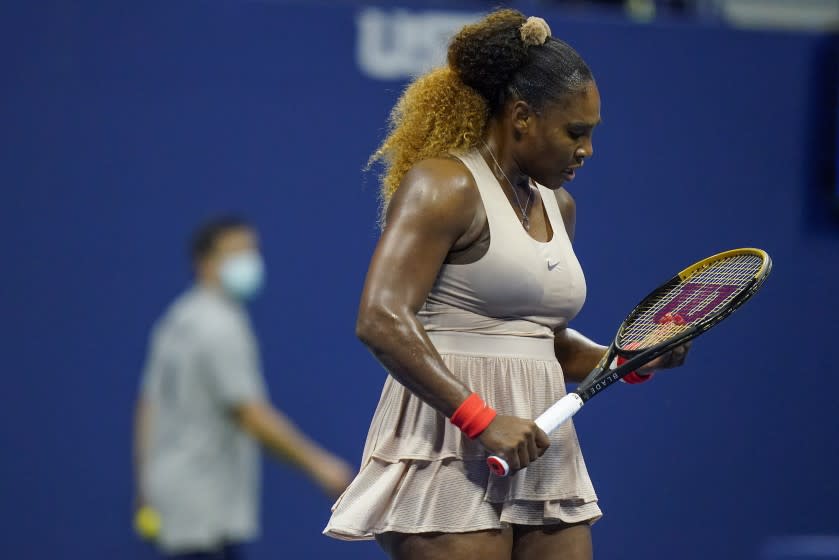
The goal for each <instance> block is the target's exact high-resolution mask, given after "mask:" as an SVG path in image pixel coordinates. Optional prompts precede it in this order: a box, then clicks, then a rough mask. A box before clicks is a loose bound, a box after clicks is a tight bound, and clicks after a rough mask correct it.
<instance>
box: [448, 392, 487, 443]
mask: <svg viewBox="0 0 839 560" xmlns="http://www.w3.org/2000/svg"><path fill="white" fill-rule="evenodd" d="M495 415H496V412H495V410H493V409H492V408H491V407H489V406H487V404H486V403H485V402H484V401H483V399H482V398H481V397H479V396H478V393H472V394H471V395H469V396H468V397H466V400H465V401H463V402H462V403H461V404H460V406H459V407H457V410H455V411H454V414H452V417H451V423H452V424H454V425H455V426H457V427H458V428H460V430H461V431H462V432H463V433H465V434H466V435H467V436H469V438H470V439H475V438H476V437H478V436H479V435H481V432H483V431H484V430H486V428H487V426H489V424H490V422H492V420H493V419H494V418H495Z"/></svg>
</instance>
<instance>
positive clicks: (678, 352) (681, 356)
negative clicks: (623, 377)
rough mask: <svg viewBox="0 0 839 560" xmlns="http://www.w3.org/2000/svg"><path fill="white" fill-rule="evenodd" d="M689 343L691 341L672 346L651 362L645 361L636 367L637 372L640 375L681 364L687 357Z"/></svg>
mask: <svg viewBox="0 0 839 560" xmlns="http://www.w3.org/2000/svg"><path fill="white" fill-rule="evenodd" d="M691 344H692V341H688V342H685V343H684V344H682V345H681V346H677V347H675V348H673V349H672V350H670V351H669V352H667V353H666V354H662V355H661V356H659V357H658V358H656V359H654V360H652V361H651V362H647V363H646V364H644V365H643V366H641V367H639V368H638V370H637V371H638V373H639V374H640V375H649V374H651V373H652V372H653V371H658V370H662V369H672V368H676V367H679V366H681V365H683V364H684V363H685V359H687V356H688V351H689V350H690V345H691Z"/></svg>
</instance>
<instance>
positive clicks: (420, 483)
mask: <svg viewBox="0 0 839 560" xmlns="http://www.w3.org/2000/svg"><path fill="white" fill-rule="evenodd" d="M428 335H429V338H430V339H431V341H432V343H433V344H434V346H435V347H436V348H437V350H438V352H439V353H440V355H441V357H442V358H443V361H444V362H445V364H446V366H447V367H448V368H449V370H450V371H451V372H452V374H454V375H455V376H456V377H457V378H459V379H460V380H461V381H462V382H463V383H464V384H465V385H466V386H467V387H470V388H471V389H472V390H473V391H475V392H477V393H478V394H479V395H480V396H481V397H482V398H483V399H484V400H485V401H486V402H487V404H489V405H490V406H492V407H493V408H495V410H496V411H498V414H502V415H511V416H518V417H521V418H536V417H537V416H538V415H539V414H541V413H542V412H543V411H544V410H545V409H547V408H548V407H549V406H550V405H551V404H553V403H554V402H555V401H557V400H558V399H559V398H561V397H562V396H563V395H564V394H565V392H566V391H565V382H564V379H563V375H562V368H561V367H560V365H559V362H557V360H556V358H555V356H554V351H553V340H552V339H547V338H531V337H520V336H502V335H483V334H470V333H455V332H429V333H428ZM549 437H550V440H551V446H550V448H549V449H548V451H547V452H546V453H545V455H543V456H542V457H540V458H539V459H538V460H537V461H535V462H534V463H532V464H531V465H530V466H528V467H527V468H526V469H524V470H521V471H519V472H517V473H516V474H514V475H513V476H510V477H507V478H499V477H496V476H494V475H492V474H491V473H490V472H489V468H488V467H487V464H486V456H487V454H486V451H485V450H484V449H483V448H482V447H481V445H480V444H479V443H478V442H477V441H476V440H470V439H469V438H468V437H466V436H465V435H464V434H463V433H462V432H461V431H460V430H459V429H458V428H456V427H455V426H453V425H452V424H451V423H450V422H449V420H448V419H447V418H446V417H445V416H443V415H442V414H440V413H439V412H437V411H436V410H435V409H433V408H432V407H430V406H428V405H427V404H425V403H424V402H423V401H421V400H420V399H419V398H417V397H416V396H414V394H413V393H411V392H410V391H409V390H408V389H406V388H405V387H403V386H402V385H401V384H400V383H399V382H397V381H395V380H394V379H393V378H392V377H388V378H387V380H386V382H385V385H384V389H383V390H382V395H381V398H380V400H379V404H378V406H377V408H376V412H375V414H374V416H373V420H372V422H371V425H370V431H369V433H368V436H367V441H366V444H365V447H364V453H363V456H362V463H361V469H360V471H359V473H358V475H357V476H356V478H355V480H354V481H353V482H352V484H351V485H350V486H349V487H348V488H347V490H346V491H345V492H344V493H343V495H342V496H341V497H340V498H339V499H338V501H337V502H336V503H335V505H334V506H333V508H332V517H331V519H330V520H329V523H328V525H327V527H326V529H325V530H324V534H326V535H329V536H331V537H335V538H339V539H344V540H360V539H372V538H374V537H375V535H377V534H380V533H385V532H389V531H395V532H400V533H428V532H444V533H462V532H469V531H480V530H488V529H500V528H502V527H504V526H506V525H549V524H555V523H579V522H588V523H593V522H594V521H596V520H597V519H598V518H599V517H600V516H601V512H600V508H599V507H598V506H597V495H596V494H595V492H594V489H593V487H592V484H591V480H590V479H589V476H588V472H587V470H586V466H585V462H584V461H583V457H582V454H581V452H580V446H579V442H578V440H577V435H576V432H575V431H574V426H573V422H572V421H569V422H566V423H565V424H564V425H563V426H562V427H560V428H559V429H558V430H556V431H555V432H554V433H552V434H549Z"/></svg>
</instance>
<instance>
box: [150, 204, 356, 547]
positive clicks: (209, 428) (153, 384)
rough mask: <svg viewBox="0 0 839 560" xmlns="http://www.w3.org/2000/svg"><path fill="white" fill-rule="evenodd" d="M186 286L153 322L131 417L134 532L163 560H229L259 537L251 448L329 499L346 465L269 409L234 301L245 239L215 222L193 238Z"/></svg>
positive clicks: (249, 232)
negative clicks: (264, 451)
mask: <svg viewBox="0 0 839 560" xmlns="http://www.w3.org/2000/svg"><path fill="white" fill-rule="evenodd" d="M191 256H192V261H193V265H194V268H195V275H196V282H195V285H194V286H193V287H192V288H191V289H189V290H188V291H187V292H186V293H185V294H183V295H181V296H180V297H179V298H178V299H177V300H175V302H174V303H173V304H172V305H171V306H170V307H169V309H168V310H167V311H166V313H165V314H164V315H163V317H162V318H161V319H160V321H159V322H158V323H157V325H156V326H155V328H154V331H153V333H152V337H151V343H150V349H149V354H148V358H147V362H146V366H145V371H144V372H143V379H142V384H141V391H140V396H139V399H138V402H137V408H136V414H135V433H134V440H135V443H134V456H135V468H136V477H137V482H136V483H137V502H138V503H137V506H138V516H137V518H136V522H137V528H138V530H139V531H140V532H141V533H142V534H144V535H145V536H146V537H153V538H154V540H155V541H156V543H157V545H158V546H159V548H160V550H161V551H162V552H163V554H164V555H166V556H168V557H171V558H196V559H198V558H207V559H210V558H212V559H224V560H228V559H232V558H237V559H238V558H241V557H242V556H241V555H242V551H241V547H239V546H238V545H240V544H241V543H244V542H247V541H250V540H252V539H254V538H255V537H256V536H257V534H258V532H259V526H258V525H259V523H258V517H259V507H258V506H259V498H258V495H259V453H258V445H257V443H259V444H262V445H263V446H265V447H267V448H268V449H269V450H270V451H272V452H273V453H274V454H275V455H276V456H278V457H279V458H281V459H282V460H285V461H288V462H289V463H291V464H292V465H294V466H296V467H297V468H299V469H301V470H302V471H303V472H305V473H306V474H307V475H308V476H310V477H311V478H312V480H313V481H314V482H315V483H317V484H318V485H319V486H320V487H321V489H322V490H323V491H324V492H326V493H327V494H328V495H330V496H332V497H337V496H338V495H339V494H340V493H341V492H342V491H343V490H344V488H345V487H346V485H347V484H348V483H349V481H350V479H351V475H352V471H351V468H350V467H349V466H348V465H347V464H346V463H345V462H344V461H343V460H341V459H339V458H338V457H336V456H334V455H332V454H330V453H329V452H327V451H325V450H324V449H322V448H321V447H319V446H318V445H317V444H315V443H314V442H312V441H311V440H309V439H308V438H307V437H306V436H305V435H303V434H302V433H301V432H300V431H299V430H298V429H297V428H296V427H295V426H294V425H293V424H292V423H291V422H290V421H289V420H288V419H287V418H286V417H285V416H284V415H283V414H282V413H281V412H279V411H278V410H276V409H275V408H273V407H272V406H271V404H270V403H269V401H268V396H267V394H266V388H265V383H264V381H263V377H262V372H261V369H260V363H259V356H258V354H259V352H258V348H257V341H256V339H255V337H254V334H253V332H252V330H251V325H250V321H249V319H248V314H247V311H246V309H245V307H244V305H243V303H244V302H245V301H247V300H250V299H251V298H253V297H254V296H255V295H257V294H258V292H259V291H260V289H261V287H262V283H263V278H264V273H263V263H262V258H261V256H260V253H259V250H258V245H257V236H256V232H255V231H254V229H253V228H252V227H251V226H250V225H249V224H248V223H247V222H245V221H243V220H241V219H238V218H234V217H226V218H221V219H216V220H214V221H212V222H209V223H207V224H205V225H204V226H202V227H201V228H200V229H198V231H197V232H196V233H195V234H194V237H193V240H192V245H191Z"/></svg>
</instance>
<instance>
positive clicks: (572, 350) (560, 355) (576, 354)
mask: <svg viewBox="0 0 839 560" xmlns="http://www.w3.org/2000/svg"><path fill="white" fill-rule="evenodd" d="M554 353H555V354H556V359H557V360H559V364H560V365H561V366H562V371H563V374H564V375H565V380H566V381H568V382H571V383H579V382H580V381H582V380H583V379H585V377H586V376H587V375H588V374H589V373H590V372H591V370H593V369H594V367H595V366H596V365H597V363H598V362H599V361H600V358H602V357H603V354H605V353H606V347H605V346H602V345H600V344H597V343H596V342H594V341H592V340H590V339H588V338H586V337H585V336H583V335H581V334H580V333H578V332H577V331H575V330H573V329H568V328H565V329H561V330H558V331H556V332H555V333H554Z"/></svg>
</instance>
